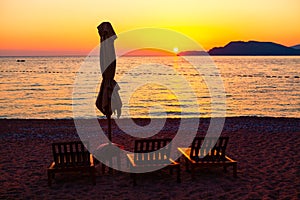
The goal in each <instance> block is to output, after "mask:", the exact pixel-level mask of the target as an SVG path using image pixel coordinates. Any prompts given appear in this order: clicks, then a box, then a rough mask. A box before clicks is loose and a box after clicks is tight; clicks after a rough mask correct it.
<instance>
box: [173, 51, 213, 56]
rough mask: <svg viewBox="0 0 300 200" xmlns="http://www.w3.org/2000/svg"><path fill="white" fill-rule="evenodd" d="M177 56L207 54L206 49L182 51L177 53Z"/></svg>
mask: <svg viewBox="0 0 300 200" xmlns="http://www.w3.org/2000/svg"><path fill="white" fill-rule="evenodd" d="M177 55H178V56H207V55H208V54H207V52H206V51H182V52H180V53H178V54H177Z"/></svg>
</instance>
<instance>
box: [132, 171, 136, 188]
mask: <svg viewBox="0 0 300 200" xmlns="http://www.w3.org/2000/svg"><path fill="white" fill-rule="evenodd" d="M131 176H132V179H133V185H134V186H136V173H131Z"/></svg>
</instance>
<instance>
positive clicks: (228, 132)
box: [0, 117, 300, 199]
mask: <svg viewBox="0 0 300 200" xmlns="http://www.w3.org/2000/svg"><path fill="white" fill-rule="evenodd" d="M120 120H122V119H120ZM133 120H134V121H135V122H136V123H137V124H139V125H141V126H146V125H147V124H149V120H147V119H133ZM209 120H210V119H209V118H206V119H199V128H198V130H197V134H198V135H203V134H205V133H206V130H207V127H208V125H209ZM112 121H113V123H112V128H113V136H112V138H113V142H115V143H118V144H122V145H127V148H128V150H131V149H132V147H133V142H134V139H135V138H133V137H130V136H128V135H127V134H126V133H125V132H123V131H122V130H120V129H119V128H118V127H117V126H116V122H115V120H112ZM123 121H124V120H123ZM299 124H300V119H299V118H292V119H291V118H270V117H267V118H266V117H233V118H226V121H225V124H224V128H223V131H222V136H229V138H230V139H229V143H228V146H227V154H228V156H229V157H231V158H233V159H235V160H237V161H238V178H237V179H234V178H233V177H232V174H231V170H230V169H229V171H228V172H227V173H223V171H222V169H221V170H220V169H217V168H216V169H201V170H199V171H197V172H196V180H195V181H192V180H191V177H190V174H189V173H187V172H186V171H185V168H184V161H183V160H181V162H182V163H181V170H182V173H181V178H182V183H180V184H178V183H176V180H175V179H174V175H173V176H172V175H170V174H169V173H168V171H165V170H160V171H157V172H152V173H147V174H142V175H139V176H138V179H137V181H138V185H137V186H136V187H133V186H132V181H131V179H130V176H129V174H128V173H124V172H115V173H114V174H113V175H110V174H107V173H106V174H101V173H100V172H101V170H100V169H97V170H98V171H99V173H98V174H97V179H96V181H97V184H96V185H95V186H93V185H92V184H91V183H90V180H89V177H88V176H84V175H83V176H82V175H76V174H75V175H63V174H62V175H60V174H58V175H57V176H56V180H55V181H54V183H53V187H52V188H49V187H48V186H47V171H46V170H47V167H48V166H49V164H50V163H51V161H52V159H53V158H52V151H51V143H52V142H57V141H72V140H78V139H79V136H78V134H77V130H76V127H75V125H74V121H73V119H52V120H47V119H46V120H45V119H0V125H1V126H0V139H1V143H0V150H1V153H2V154H1V161H0V177H1V178H0V182H1V184H2V187H1V188H0V199H37V198H38V199H91V198H94V199H199V198H200V199H236V198H240V199H262V198H265V199H297V198H299V195H300V193H299V191H298V190H297V188H299V186H300V180H299V178H298V173H299V171H298V170H299V166H300V161H299V157H300V152H299V151H298V150H297V149H299V145H300V137H299V135H300V125H299ZM99 125H100V126H101V127H102V128H103V130H106V129H107V120H106V119H100V120H99ZM179 125H180V120H178V119H167V120H166V123H165V125H164V127H163V128H162V130H160V131H159V133H158V134H156V135H155V136H153V137H170V138H172V137H174V135H175V134H176V131H177V130H178V126H179Z"/></svg>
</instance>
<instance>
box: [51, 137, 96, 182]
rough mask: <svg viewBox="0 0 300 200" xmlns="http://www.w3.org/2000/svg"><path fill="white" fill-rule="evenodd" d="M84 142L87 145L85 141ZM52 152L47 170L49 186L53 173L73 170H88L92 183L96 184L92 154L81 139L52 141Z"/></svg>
mask: <svg viewBox="0 0 300 200" xmlns="http://www.w3.org/2000/svg"><path fill="white" fill-rule="evenodd" d="M85 144H86V145H88V143H87V142H85ZM52 152H53V158H54V161H53V162H52V163H51V165H50V166H49V167H48V170H47V172H48V185H49V186H51V185H52V179H53V178H54V176H55V173H66V172H74V171H83V172H89V173H90V175H91V178H92V182H93V184H94V185H95V184H96V175H95V173H96V170H95V166H94V161H93V156H92V154H90V153H89V152H88V150H87V149H86V148H85V146H84V144H83V143H82V142H81V141H74V142H60V143H53V144H52Z"/></svg>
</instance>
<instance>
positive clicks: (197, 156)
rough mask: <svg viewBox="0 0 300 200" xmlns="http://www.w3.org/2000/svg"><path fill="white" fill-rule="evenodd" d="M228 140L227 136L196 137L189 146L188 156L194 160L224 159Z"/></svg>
mask: <svg viewBox="0 0 300 200" xmlns="http://www.w3.org/2000/svg"><path fill="white" fill-rule="evenodd" d="M228 140H229V137H219V138H217V137H196V138H195V139H194V140H193V143H192V146H191V154H190V158H192V159H194V160H196V161H201V160H204V161H221V160H224V159H225V151H226V147H227V143H228Z"/></svg>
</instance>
